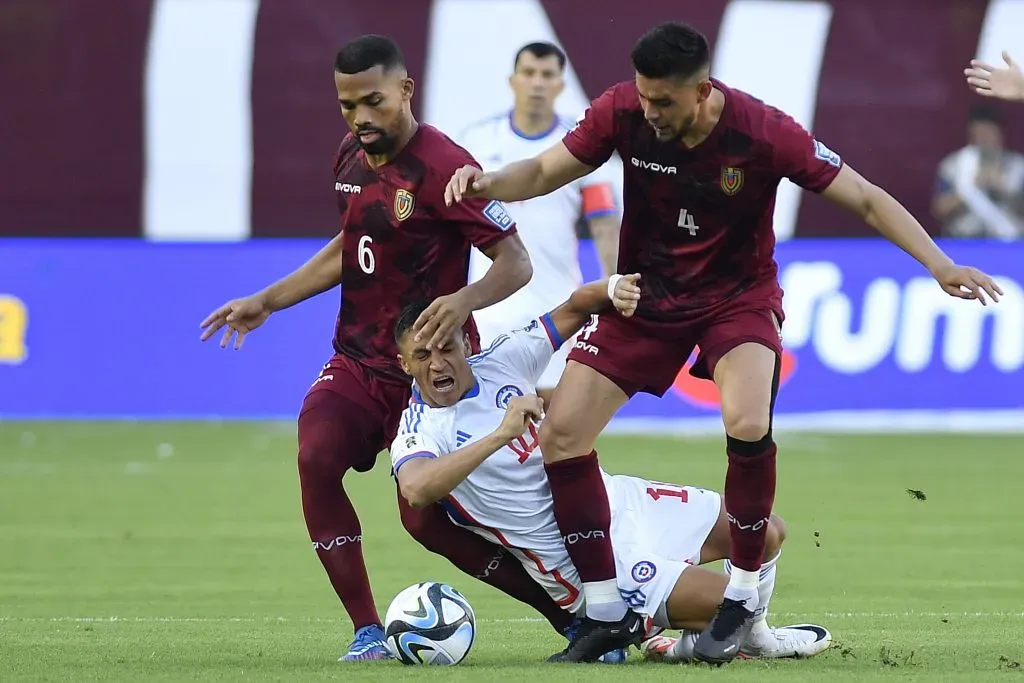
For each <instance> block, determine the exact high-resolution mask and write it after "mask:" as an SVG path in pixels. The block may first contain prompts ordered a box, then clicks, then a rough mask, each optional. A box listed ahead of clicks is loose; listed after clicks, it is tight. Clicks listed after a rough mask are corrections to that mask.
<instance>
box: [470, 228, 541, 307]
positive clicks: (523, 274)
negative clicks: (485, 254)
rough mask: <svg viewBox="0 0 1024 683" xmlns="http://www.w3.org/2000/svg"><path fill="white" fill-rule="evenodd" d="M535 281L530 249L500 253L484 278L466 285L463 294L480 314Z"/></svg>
mask: <svg viewBox="0 0 1024 683" xmlns="http://www.w3.org/2000/svg"><path fill="white" fill-rule="evenodd" d="M505 239H517V238H515V237H506V238H505ZM531 277H533V266H532V265H531V264H530V256H529V255H528V254H527V253H526V249H525V248H523V249H507V250H503V251H501V252H500V253H498V254H497V255H496V256H495V258H494V260H493V262H492V263H491V267H490V268H488V269H487V272H486V273H484V276H483V277H482V278H480V279H479V280H477V281H476V282H474V283H472V284H470V285H466V286H465V287H464V288H463V289H462V293H463V294H464V295H465V296H466V297H467V298H468V300H469V304H470V310H473V311H478V310H480V309H481V308H487V307H488V306H490V305H492V304H496V303H498V302H499V301H503V300H505V299H507V298H508V297H510V296H511V295H513V294H515V293H516V292H517V291H519V290H520V289H522V288H523V287H524V286H525V285H526V283H527V282H529V281H530V278H531Z"/></svg>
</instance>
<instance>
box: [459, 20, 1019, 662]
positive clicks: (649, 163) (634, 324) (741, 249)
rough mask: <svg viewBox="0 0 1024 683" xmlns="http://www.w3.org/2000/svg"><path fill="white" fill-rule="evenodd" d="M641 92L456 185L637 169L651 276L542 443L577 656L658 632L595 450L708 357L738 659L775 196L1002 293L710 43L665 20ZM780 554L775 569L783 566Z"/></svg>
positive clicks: (771, 398)
mask: <svg viewBox="0 0 1024 683" xmlns="http://www.w3.org/2000/svg"><path fill="white" fill-rule="evenodd" d="M632 61H633V66H634V70H635V72H636V77H635V82H624V83H619V84H617V85H615V86H612V87H611V88H609V89H608V90H607V91H606V92H605V93H604V94H602V95H601V96H600V97H599V98H597V99H596V100H595V101H594V102H593V103H592V105H591V107H590V109H588V110H587V112H586V114H585V115H584V116H583V117H582V118H581V120H580V121H579V123H578V124H577V127H576V128H575V129H574V130H572V131H571V132H569V133H568V134H567V135H566V136H565V138H564V139H563V140H562V142H561V143H559V144H557V145H555V146H554V147H552V148H551V149H549V150H547V151H546V152H544V153H542V154H540V155H539V156H537V157H534V158H532V159H527V160H524V161H519V162H516V163H513V164H509V165H508V166H505V167H504V168H502V169H501V170H498V171H495V172H493V173H482V172H481V171H480V170H479V169H477V168H475V167H472V166H465V167H463V168H462V169H460V170H459V172H458V173H456V174H455V175H454V176H453V177H452V179H451V181H450V182H449V184H448V187H447V188H446V190H445V199H446V201H450V202H452V203H453V204H455V203H458V202H460V201H465V200H466V199H467V198H469V197H487V198H490V199H499V200H506V201H521V200H525V199H529V198H531V197H536V196H538V195H543V194H546V193H548V192H551V191H552V190H554V189H555V188H558V187H560V186H562V185H565V184H566V183H569V182H571V181H573V180H575V179H577V178H580V177H581V176H584V175H586V174H587V173H590V172H591V171H593V170H594V169H595V168H596V167H598V166H600V165H601V164H603V163H604V162H606V161H607V160H608V158H609V157H610V156H611V154H612V153H613V152H615V151H618V153H619V154H620V155H621V157H622V160H623V162H624V172H623V175H624V178H623V184H624V215H623V220H622V231H621V235H620V240H619V262H618V266H619V272H620V273H640V274H641V276H642V278H643V280H642V286H643V288H644V296H643V298H641V300H640V305H639V307H638V309H637V312H636V314H635V315H634V316H633V317H632V318H631V319H628V320H627V319H624V318H622V317H621V316H616V315H599V316H596V317H595V318H594V320H593V321H592V322H591V323H590V325H589V326H588V327H586V328H584V330H583V331H582V332H581V334H580V337H579V338H578V339H577V341H576V344H575V347H574V348H573V349H572V351H571V353H570V354H569V362H568V365H567V367H566V370H565V373H564V374H563V375H562V378H561V381H560V382H559V384H558V388H557V389H556V390H555V394H554V396H553V397H552V402H551V406H550V408H549V410H548V413H547V418H546V420H545V421H544V424H543V426H542V428H541V431H540V442H541V448H542V449H543V451H544V459H545V461H546V467H547V472H548V479H549V481H550V484H551V493H552V496H553V499H554V511H555V516H556V519H557V521H558V525H559V528H560V530H561V532H562V534H563V536H564V538H565V540H566V545H567V549H568V551H569V554H570V556H571V557H572V559H573V563H574V564H575V565H576V567H577V569H578V571H579V574H580V577H581V579H582V580H583V582H584V594H585V596H586V604H587V608H586V609H587V619H585V620H584V623H583V625H582V626H581V628H580V629H579V630H578V631H577V637H576V638H575V639H574V640H573V641H572V642H571V643H570V646H569V647H568V648H567V649H566V651H565V652H564V653H562V655H561V657H560V659H561V660H562V661H592V660H593V659H594V658H595V657H596V656H597V655H598V654H600V653H601V652H604V651H606V650H608V649H611V648H612V647H621V646H623V645H624V644H625V643H628V642H636V640H637V638H638V637H639V635H640V633H641V632H642V630H643V629H641V628H638V626H637V620H638V618H637V616H636V615H635V614H633V613H632V612H630V611H628V610H627V605H626V604H625V602H624V600H623V598H622V597H621V596H620V595H619V594H618V592H617V590H616V589H615V581H614V577H615V564H614V558H613V556H612V551H611V542H610V537H609V512H608V505H607V497H606V495H605V492H604V489H603V487H602V485H601V474H600V470H599V469H598V465H597V458H596V453H595V451H594V443H595V441H596V439H597V436H598V434H599V433H600V432H601V430H602V429H603V428H604V427H605V425H607V423H608V421H609V420H610V419H611V417H612V416H613V415H614V414H615V412H616V411H617V410H618V409H619V408H620V407H622V405H623V404H624V403H625V402H626V401H627V400H628V399H629V397H630V396H632V395H633V394H635V393H637V392H640V391H642V392H647V393H651V394H655V395H658V396H661V395H662V394H664V392H665V391H666V390H667V389H668V388H669V386H671V385H672V382H673V379H674V378H675V376H676V374H677V372H678V371H679V369H680V367H681V366H682V365H683V364H684V362H685V361H686V360H687V358H688V357H689V355H690V353H691V352H692V351H693V349H694V348H695V347H696V348H699V355H698V358H697V362H696V364H695V365H694V367H693V369H692V370H691V373H692V374H694V375H695V376H697V377H702V378H705V379H713V380H714V381H715V383H716V384H717V385H718V389H719V393H720V395H721V404H722V417H723V421H724V423H725V430H726V435H727V436H726V450H727V453H728V456H729V469H728V474H727V475H726V482H725V504H726V509H727V511H728V514H729V520H730V523H731V525H730V531H731V539H732V556H731V558H730V559H731V561H732V563H733V566H734V567H735V571H734V572H733V574H732V577H731V579H730V582H729V587H728V590H727V591H726V594H725V599H724V601H723V602H722V604H721V606H720V608H719V611H718V613H717V615H716V617H715V619H714V621H713V622H712V623H711V625H710V626H709V627H708V629H707V630H705V631H704V632H703V633H702V634H701V637H700V639H699V641H698V642H697V646H696V654H697V657H698V658H700V659H702V660H704V661H709V662H713V663H725V662H728V661H730V660H731V659H732V658H733V657H734V656H735V655H736V654H737V652H739V649H740V645H741V644H742V642H743V639H744V637H745V636H746V634H747V633H748V632H749V630H750V627H751V623H752V619H753V617H754V615H755V612H756V610H757V609H758V597H757V590H756V588H757V582H758V570H759V568H760V566H761V563H762V560H763V559H765V558H763V557H762V556H763V553H764V539H765V530H766V528H767V520H768V518H769V515H770V513H771V510H772V505H773V502H774V497H775V454H776V448H775V442H774V441H773V440H772V413H773V408H774V404H775V396H776V392H777V390H778V384H779V363H780V361H779V359H780V354H781V349H782V347H781V338H780V328H781V324H782V321H783V311H782V290H781V288H780V287H779V282H778V272H777V266H776V263H775V261H774V258H773V252H774V247H775V236H774V233H773V230H772V212H773V209H774V205H775V191H776V188H777V187H778V184H779V181H780V180H781V179H782V178H789V179H790V180H792V181H793V182H795V183H796V184H798V185H800V186H802V187H803V188H804V189H806V190H809V191H811V192H817V193H821V194H822V195H823V196H824V197H826V198H827V199H829V200H831V201H832V202H834V203H836V204H838V205H839V206H842V207H843V208H845V209H848V210H850V211H853V212H854V213H856V214H857V215H859V216H860V217H861V218H863V219H864V220H865V221H866V222H867V223H868V224H870V225H871V226H873V227H874V228H875V229H877V230H878V231H879V232H880V233H881V234H882V235H884V236H885V237H886V238H888V239H889V240H891V241H892V242H893V243H895V244H896V245H897V246H899V247H900V248H902V249H903V250H904V251H906V252H907V253H909V254H910V255H911V256H913V257H914V258H915V259H917V260H918V261H919V262H920V263H921V264H922V265H923V266H924V267H925V268H927V269H928V271H929V272H930V273H931V274H932V275H933V276H934V277H935V279H936V280H937V281H938V283H939V285H940V286H941V287H942V288H943V289H944V290H945V291H946V292H947V293H948V294H949V295H951V296H955V297H960V298H963V299H977V300H978V301H980V302H981V303H983V304H984V303H986V295H987V296H989V297H991V298H992V299H993V300H998V295H999V294H1001V292H1000V290H999V288H998V286H997V285H996V284H995V283H993V281H992V279H991V278H990V277H989V276H988V275H986V274H984V273H981V272H979V271H978V270H976V269H974V268H970V267H964V266H960V265H957V264H955V263H954V262H953V261H952V260H950V258H949V257H948V256H946V254H944V253H943V252H942V250H941V249H940V248H939V247H938V246H937V245H936V244H935V243H934V242H933V241H932V239H931V238H930V237H929V236H928V233H926V232H925V230H924V229H923V228H922V227H921V225H920V224H919V223H918V222H917V221H916V220H915V219H914V217H913V216H911V215H910V214H909V213H908V212H907V211H906V209H904V208H903V206H901V205H900V204H899V202H897V201H896V200H895V199H893V198H892V197H891V196H890V195H889V194H887V193H886V192H885V191H884V190H882V189H881V188H879V187H877V186H875V185H873V184H871V183H870V182H868V181H867V180H865V179H864V178H863V177H861V176H860V175H859V174H858V173H857V172H856V171H854V170H853V169H852V168H850V167H849V166H848V165H846V164H844V163H843V161H842V159H841V158H840V157H839V155H838V154H836V153H835V152H833V151H832V150H830V149H829V148H828V147H826V146H825V145H823V144H822V143H820V142H818V141H817V140H815V139H814V138H813V137H812V136H811V135H810V134H809V133H808V132H807V131H806V130H804V129H803V128H802V127H801V126H800V125H799V124H798V123H797V122H796V121H794V120H793V119H792V118H790V117H789V116H787V115H786V114H784V113H783V112H781V111H779V110H777V109H775V108H773V107H770V106H768V105H766V104H764V103H763V102H761V101H759V100H757V99H755V98H754V97H751V96H750V95H748V94H746V93H744V92H741V91H738V90H734V89H732V88H729V87H728V86H726V85H725V84H723V83H721V82H719V81H717V80H715V79H712V78H711V77H710V75H709V65H710V62H711V58H710V51H709V48H708V43H707V40H706V39H705V38H704V36H703V35H701V34H700V32H698V31H697V30H695V29H693V28H692V27H689V26H686V25H684V24H678V23H666V24H662V25H659V26H657V27H655V28H654V29H652V30H651V31H649V32H648V33H647V34H646V35H644V36H643V37H642V38H640V40H639V41H638V42H637V43H636V45H635V47H634V48H633V52H632ZM768 559H771V558H768Z"/></svg>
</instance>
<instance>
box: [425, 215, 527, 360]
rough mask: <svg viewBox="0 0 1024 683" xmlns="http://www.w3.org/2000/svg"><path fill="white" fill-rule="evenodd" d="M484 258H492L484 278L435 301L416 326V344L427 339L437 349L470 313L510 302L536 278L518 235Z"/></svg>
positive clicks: (492, 250)
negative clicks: (436, 346)
mask: <svg viewBox="0 0 1024 683" xmlns="http://www.w3.org/2000/svg"><path fill="white" fill-rule="evenodd" d="M484 255H486V256H487V258H489V259H491V267H490V268H488V269H487V272H486V273H484V276H483V277H482V278H480V279H479V280H477V281H476V282H474V283H472V284H469V285H466V286H465V287H463V288H462V289H460V290H459V291H457V292H455V293H454V294H449V295H447V296H441V297H438V298H437V299H435V300H434V301H432V302H431V303H430V306H428V307H427V308H426V309H425V310H424V311H423V313H421V314H420V317H419V318H417V319H416V322H415V323H413V330H415V331H416V336H415V338H414V339H415V341H417V342H419V341H421V340H423V339H428V340H429V341H428V342H427V348H428V349H432V348H434V345H435V344H441V343H443V342H445V341H446V340H447V339H448V338H449V336H450V335H451V333H452V332H453V331H454V330H456V329H458V328H460V327H462V326H463V325H465V324H466V319H467V318H469V314H470V313H472V312H473V311H479V310H480V309H481V308H487V307H488V306H491V305H492V304H496V303H498V302H499V301H503V300H505V299H507V298H508V297H510V296H512V295H513V294H515V293H516V292H518V291H519V290H520V289H522V288H523V287H524V286H526V283H527V282H529V281H530V278H531V277H533V265H532V264H531V263H530V255H529V254H528V253H527V251H526V247H525V246H523V241H522V240H521V239H519V235H518V234H512V235H509V236H508V237H506V238H505V239H503V240H501V241H500V242H498V243H496V244H493V245H491V246H490V247H488V248H486V249H484Z"/></svg>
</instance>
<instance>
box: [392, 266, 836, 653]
mask: <svg viewBox="0 0 1024 683" xmlns="http://www.w3.org/2000/svg"><path fill="white" fill-rule="evenodd" d="M638 277H639V276H636V275H631V276H627V277H619V276H615V277H614V278H613V279H611V280H605V281H601V282H595V283H591V284H588V285H586V286H584V287H581V288H580V289H578V290H576V292H575V293H573V295H572V297H570V299H569V300H568V301H567V302H566V303H564V304H562V305H561V306H559V307H558V308H556V309H555V310H553V311H551V312H550V313H548V314H546V315H543V316H541V317H540V318H539V319H536V320H534V321H533V322H532V323H531V324H530V325H529V326H527V327H525V328H523V329H520V330H516V331H514V332H510V333H508V334H506V335H503V336H501V337H499V338H498V339H496V340H495V342H494V343H493V344H492V345H491V346H490V347H489V348H487V349H486V350H484V351H483V352H481V353H480V354H478V355H475V356H470V357H467V355H468V354H467V348H468V344H467V342H466V340H465V339H464V338H463V335H461V334H457V333H456V334H453V335H452V336H451V338H450V340H449V341H448V342H447V343H446V344H445V345H444V346H443V347H438V348H434V349H433V350H431V349H428V348H427V347H426V345H425V344H423V343H420V342H416V341H415V335H414V334H413V331H412V325H413V323H414V322H415V320H416V318H417V317H418V316H419V314H420V311H421V310H422V309H423V307H424V306H425V305H426V303H425V302H424V304H422V305H414V306H412V307H410V308H408V309H406V311H405V313H404V314H403V315H402V316H401V317H400V319H399V321H398V324H397V325H396V328H395V339H396V342H397V343H398V348H399V352H400V354H401V355H400V360H401V363H402V367H403V368H404V369H405V371H406V372H407V373H408V374H409V375H411V376H412V377H413V379H414V380H415V387H414V389H413V399H412V402H411V403H410V406H409V408H408V409H407V410H406V411H405V412H404V413H403V417H402V426H401V427H400V428H399V433H398V436H397V438H396V440H395V442H394V443H393V444H392V446H391V458H392V463H393V469H394V472H395V475H396V477H397V478H398V483H399V487H400V489H401V492H402V495H403V496H405V498H406V499H407V500H408V502H409V504H410V505H412V506H414V507H422V506H426V505H431V504H434V503H435V502H438V501H440V502H441V503H442V505H443V506H444V507H446V508H447V509H448V514H449V515H450V516H451V517H452V519H453V520H454V521H455V522H456V523H457V524H460V525H462V526H465V527H468V528H470V529H472V530H474V531H475V532H477V533H478V534H480V535H481V536H483V537H484V538H487V539H489V540H491V541H492V542H494V543H498V544H500V545H502V546H504V547H506V548H508V550H509V551H510V552H511V553H513V554H514V555H515V556H516V557H518V558H519V559H520V561H522V562H523V564H524V566H525V567H526V569H527V570H528V571H529V572H530V573H531V575H532V576H533V577H534V579H535V580H536V581H537V582H538V583H540V584H541V585H542V586H544V587H545V589H547V591H548V592H549V594H550V595H551V596H552V598H553V599H554V600H555V601H556V602H557V603H558V604H560V605H562V606H563V607H564V608H565V609H567V610H570V611H572V612H577V611H580V610H581V609H582V608H583V606H584V604H583V603H584V596H583V595H582V593H581V590H580V585H581V582H580V578H579V575H578V573H577V571H576V568H575V566H574V565H573V563H572V560H571V559H570V557H569V554H568V552H566V549H565V543H572V539H571V538H570V539H566V540H565V542H563V539H562V535H561V533H560V532H559V529H558V525H557V523H556V522H555V517H554V514H553V512H552V499H551V489H550V487H549V486H548V483H547V478H546V475H545V473H544V462H543V456H542V454H541V452H540V450H539V449H538V447H537V426H536V423H537V422H539V421H540V419H541V417H542V413H543V403H542V401H541V399H540V398H538V397H537V396H536V395H534V394H535V390H536V383H537V379H538V378H539V377H540V375H541V373H543V371H544V368H545V367H547V364H548V362H549V361H550V359H551V356H552V354H553V353H554V352H555V351H556V350H557V349H558V347H559V346H561V344H562V341H563V340H564V339H567V338H569V337H571V336H572V335H573V334H575V333H576V332H577V331H579V329H580V328H581V327H582V326H583V324H584V322H586V321H587V320H588V319H589V317H590V316H591V315H592V314H595V313H598V312H599V311H601V310H602V309H606V308H610V306H611V304H612V303H613V302H614V305H615V307H616V308H617V309H619V311H621V312H622V313H623V314H624V315H627V316H628V315H631V314H632V313H633V311H634V309H635V307H636V304H637V300H638V298H639V289H638V287H637V286H636V282H637V280H638ZM602 478H603V481H604V486H605V488H606V489H607V492H608V498H609V500H610V501H611V515H612V519H611V537H612V541H613V546H614V549H615V562H616V569H617V577H618V578H617V582H618V590H619V591H620V592H621V594H622V596H623V597H624V599H625V600H626V602H627V604H629V605H630V607H631V608H633V609H634V610H636V611H637V612H638V613H640V614H642V615H646V616H647V617H649V618H650V619H653V622H654V624H655V625H656V626H659V627H662V628H668V627H672V628H681V629H687V630H686V631H685V632H684V634H683V637H682V638H680V639H679V640H678V642H676V641H675V640H674V639H672V640H669V639H659V640H653V641H651V642H649V643H647V644H646V645H648V648H647V649H649V650H652V651H654V652H658V653H660V654H663V655H665V656H667V657H668V658H671V659H675V660H682V659H690V658H691V656H692V653H693V645H694V642H695V641H696V636H697V634H698V633H699V631H700V630H702V629H704V628H705V627H706V626H707V625H708V623H710V622H711V620H712V618H713V617H714V615H715V611H716V609H717V607H718V604H719V603H720V602H721V601H722V596H723V595H724V592H725V588H726V585H727V584H728V577H727V576H725V575H723V574H719V573H717V572H713V571H710V570H708V569H704V568H701V567H693V566H691V565H694V564H703V563H707V562H713V561H716V560H721V559H725V558H727V557H728V556H729V546H730V537H729V521H728V518H727V516H726V513H725V510H724V508H723V506H722V502H721V497H720V496H719V494H717V493H715V492H714V491H707V490H704V489H700V488H695V487H690V486H677V485H675V484H664V483H660V482H652V481H647V480H645V479H640V478H637V477H629V476H621V475H617V476H609V475H607V474H605V473H603V472H602ZM766 522H767V523H766V529H767V538H768V541H767V550H766V556H767V557H769V558H770V559H769V561H768V562H765V563H764V564H763V565H762V569H761V572H760V582H759V585H758V587H757V590H758V593H759V600H760V602H759V605H760V606H759V608H758V612H757V615H756V616H755V620H754V627H753V628H752V630H751V631H750V633H749V635H747V636H746V638H745V639H744V642H743V643H742V649H743V650H744V651H745V652H746V653H748V654H749V655H753V656H766V657H792V656H810V655H814V654H817V653H819V652H821V651H823V650H824V649H826V648H827V647H828V644H829V642H830V641H831V636H830V635H829V633H828V631H826V630H825V629H823V628H821V627H820V626H809V625H804V626H794V627H789V628H784V629H772V628H770V627H769V626H768V624H767V621H766V617H767V608H768V600H769V598H770V597H771V593H772V590H773V588H774V585H775V563H776V560H777V559H778V552H779V546H780V545H781V543H782V540H783V537H784V533H785V532H784V527H783V526H782V522H781V520H779V519H778V518H775V517H773V518H772V519H771V520H770V521H767V520H766ZM637 628H640V625H639V624H637ZM560 654H562V653H559V655H560ZM559 655H555V656H554V657H553V658H552V659H553V661H559V660H560V659H561V658H560V657H559ZM590 661H593V659H591V660H590Z"/></svg>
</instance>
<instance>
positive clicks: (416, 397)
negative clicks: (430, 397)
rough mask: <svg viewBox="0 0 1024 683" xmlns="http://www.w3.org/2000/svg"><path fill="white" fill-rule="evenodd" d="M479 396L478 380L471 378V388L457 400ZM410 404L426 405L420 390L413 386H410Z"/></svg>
mask: <svg viewBox="0 0 1024 683" xmlns="http://www.w3.org/2000/svg"><path fill="white" fill-rule="evenodd" d="M479 395H480V380H478V379H477V378H476V377H474V378H473V386H471V387H470V388H469V391H467V392H466V393H464V394H463V395H462V396H461V397H460V398H459V400H460V401H461V400H462V399H465V398H476V397H477V396H479ZM412 402H413V403H422V404H423V405H426V404H427V402H426V401H424V400H423V396H422V395H421V394H420V390H419V388H418V387H417V386H416V385H415V384H413V385H412Z"/></svg>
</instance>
